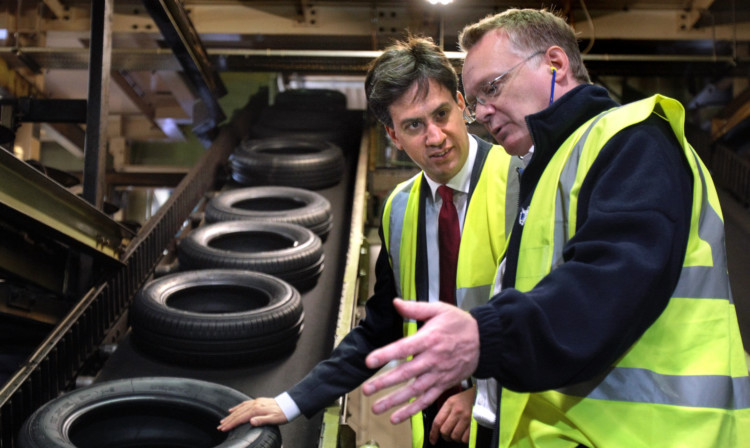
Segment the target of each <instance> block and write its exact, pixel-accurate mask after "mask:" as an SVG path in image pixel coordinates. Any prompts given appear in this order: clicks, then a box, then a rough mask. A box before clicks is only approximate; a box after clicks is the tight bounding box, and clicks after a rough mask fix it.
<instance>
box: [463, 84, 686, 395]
mask: <svg viewBox="0 0 750 448" xmlns="http://www.w3.org/2000/svg"><path fill="white" fill-rule="evenodd" d="M616 105H617V104H616V103H615V102H614V101H613V100H612V99H611V98H610V97H609V95H608V94H607V92H606V91H605V90H604V89H602V88H600V87H596V86H591V85H583V86H579V87H577V88H575V89H574V90H572V91H571V92H568V93H567V94H566V95H564V96H563V97H561V98H559V99H558V100H557V101H555V103H553V104H552V105H551V106H550V107H549V108H547V109H545V110H543V111H541V112H539V113H537V114H534V115H530V116H528V117H526V120H527V124H528V126H529V129H530V130H531V136H532V139H533V142H534V155H533V157H532V159H531V162H530V163H529V165H528V167H527V168H526V170H525V171H524V172H523V175H522V177H521V187H520V188H521V193H520V207H519V209H523V208H527V207H528V206H529V203H530V201H531V196H532V194H533V192H534V188H535V187H536V185H537V182H538V181H539V178H540V176H541V174H542V172H543V171H544V168H545V167H546V166H547V164H548V163H549V160H550V159H551V157H552V155H553V154H554V152H555V151H556V150H557V148H558V147H559V146H560V145H561V144H562V143H563V141H564V140H565V139H566V138H567V137H568V136H569V135H570V134H571V133H572V132H573V131H574V130H576V129H577V128H578V127H579V126H581V125H582V124H583V123H585V122H586V121H587V120H588V119H590V118H591V117H593V116H595V115H597V114H599V113H600V112H602V111H605V110H607V109H609V108H612V107H614V106H616ZM691 204H692V175H691V173H690V171H689V168H688V165H687V162H686V161H685V160H684V155H683V153H682V150H681V148H680V146H679V144H678V142H677V140H676V139H675V137H674V135H673V133H672V132H671V130H670V129H669V124H668V123H667V122H666V121H665V120H663V119H661V118H659V117H656V116H654V115H652V116H651V117H650V118H649V119H647V120H646V121H644V122H642V123H639V124H637V125H634V126H630V127H628V128H626V129H624V130H623V131H621V132H619V133H618V134H616V135H615V136H614V137H613V138H612V139H611V140H610V141H609V142H607V144H606V145H605V146H604V148H603V149H602V151H601V153H600V155H599V157H598V158H597V160H596V161H595V162H594V164H593V165H592V166H591V168H590V171H589V172H588V174H587V176H586V178H585V180H584V182H583V185H582V188H581V191H580V194H579V198H578V210H577V213H578V215H577V217H576V219H577V221H576V223H577V226H578V227H577V228H576V229H575V235H574V236H573V238H571V239H570V241H569V242H568V243H567V244H566V245H565V247H564V249H563V257H564V263H563V264H562V265H561V266H559V267H558V268H557V269H555V270H554V271H553V272H551V273H550V274H549V275H547V276H546V277H545V278H544V279H542V281H541V282H540V283H539V284H538V285H537V286H536V287H535V288H534V289H532V290H531V291H529V292H527V293H521V292H520V291H518V290H516V289H514V288H513V286H514V281H515V274H516V261H517V257H518V249H519V244H520V239H521V233H522V232H523V226H521V225H520V223H519V222H518V219H517V220H516V223H515V226H514V228H513V231H512V233H511V239H510V243H509V247H508V250H507V253H506V256H507V270H506V273H505V277H504V278H503V290H502V291H501V292H500V293H499V294H498V295H496V296H494V297H493V298H492V299H491V300H490V302H489V303H488V304H487V305H482V306H479V307H476V308H474V309H473V310H472V311H471V314H472V315H473V316H474V318H475V319H476V320H477V322H478V324H479V332H480V347H481V354H480V357H479V366H478V368H477V370H476V372H475V375H476V376H477V377H479V378H488V377H493V378H495V379H497V380H498V382H499V384H500V385H501V386H502V387H505V388H508V389H511V390H515V391H520V392H535V391H542V390H549V389H554V388H558V387H562V386H566V385H570V384H574V383H577V382H580V381H584V380H588V379H591V378H592V377H594V376H595V375H597V374H599V373H601V372H603V371H604V370H606V369H607V368H608V367H609V366H611V365H612V364H613V362H614V361H615V360H616V359H617V358H619V357H620V356H621V355H622V354H623V353H625V351H626V350H627V349H628V348H629V347H630V346H631V345H632V344H633V343H634V342H635V341H636V340H637V339H638V338H639V337H640V336H641V335H642V334H643V333H644V331H645V330H646V329H647V328H648V327H649V326H650V325H651V324H652V323H653V322H654V321H655V320H656V318H657V317H658V316H659V315H660V313H661V312H662V311H663V310H664V308H665V307H666V305H667V302H668V301H669V298H670V296H671V293H672V291H673V289H674V287H675V285H676V284H677V279H678V276H679V274H680V268H681V266H682V262H683V258H684V254H685V250H686V246H687V238H688V230H689V225H690V213H691V207H692V205H691Z"/></svg>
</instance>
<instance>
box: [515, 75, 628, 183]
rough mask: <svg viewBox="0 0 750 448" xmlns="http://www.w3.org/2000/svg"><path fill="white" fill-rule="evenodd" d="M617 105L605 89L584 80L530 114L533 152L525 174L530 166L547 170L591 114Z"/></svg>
mask: <svg viewBox="0 0 750 448" xmlns="http://www.w3.org/2000/svg"><path fill="white" fill-rule="evenodd" d="M617 105H618V104H617V102H615V101H614V100H613V99H612V98H610V96H609V93H608V92H607V90H606V89H604V88H602V87H599V86H594V85H590V84H583V85H580V86H578V87H576V88H574V89H573V90H571V91H570V92H568V93H566V94H565V95H563V96H562V97H560V98H558V99H557V101H555V102H554V103H552V105H551V106H549V107H548V108H546V109H544V110H542V111H540V112H537V113H536V114H532V115H528V116H527V117H526V124H527V125H528V127H529V132H530V133H531V139H532V141H533V142H534V156H533V157H532V159H531V162H530V163H529V166H528V169H527V171H526V172H525V173H524V175H526V174H531V173H529V172H528V170H531V171H532V172H535V171H539V170H544V167H545V166H546V165H547V163H548V162H549V160H550V159H551V158H552V155H554V153H555V151H557V148H559V147H560V145H562V143H563V142H564V141H565V139H567V138H568V136H569V135H570V134H572V133H573V132H574V131H575V130H576V129H578V128H579V127H580V126H581V125H583V124H584V123H585V122H586V121H588V120H589V119H590V118H592V117H594V116H596V115H598V114H599V113H601V112H604V111H605V110H608V109H611V108H613V107H616V106H617ZM539 174H541V172H540V173H539Z"/></svg>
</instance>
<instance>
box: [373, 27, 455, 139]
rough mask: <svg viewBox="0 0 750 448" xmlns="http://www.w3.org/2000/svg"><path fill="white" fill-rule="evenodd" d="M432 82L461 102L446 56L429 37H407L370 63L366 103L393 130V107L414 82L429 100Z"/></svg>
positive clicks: (422, 95)
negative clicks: (390, 108) (391, 109)
mask: <svg viewBox="0 0 750 448" xmlns="http://www.w3.org/2000/svg"><path fill="white" fill-rule="evenodd" d="M431 79H432V80H434V81H436V82H437V83H438V84H441V85H443V86H444V87H445V88H446V89H448V91H449V92H452V93H453V99H454V100H458V97H457V92H458V75H457V74H456V70H455V69H454V68H453V65H451V63H450V61H449V60H448V58H447V57H446V56H445V53H443V51H442V50H441V49H440V48H439V47H438V46H437V45H435V42H433V40H432V39H430V38H429V37H419V36H408V38H407V39H406V40H405V41H400V42H397V43H395V44H393V45H391V46H390V47H388V48H386V49H385V50H384V51H383V54H381V55H380V56H379V57H378V58H377V59H375V60H374V61H372V63H371V64H370V67H369V70H368V71H367V78H366V79H365V94H366V95H367V104H368V105H369V107H370V110H371V111H372V113H373V114H375V117H376V118H377V119H378V120H379V121H380V122H381V123H383V124H384V125H386V126H388V127H391V128H392V127H393V119H392V118H391V114H390V113H389V111H388V108H389V107H390V105H391V104H393V103H394V102H395V101H396V100H398V99H399V98H400V97H401V96H402V95H403V94H404V93H406V91H407V90H409V89H410V88H411V86H412V85H413V84H414V83H417V86H418V87H417V95H418V96H419V97H420V98H424V97H426V96H427V94H428V93H429V80H431Z"/></svg>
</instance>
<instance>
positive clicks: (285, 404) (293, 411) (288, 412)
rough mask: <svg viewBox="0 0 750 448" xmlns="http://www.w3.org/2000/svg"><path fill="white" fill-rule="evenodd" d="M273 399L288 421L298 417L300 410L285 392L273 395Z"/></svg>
mask: <svg viewBox="0 0 750 448" xmlns="http://www.w3.org/2000/svg"><path fill="white" fill-rule="evenodd" d="M274 400H276V404H278V405H279V407H280V408H281V412H283V413H284V416H285V417H286V419H287V421H289V422H291V421H292V420H294V419H295V418H297V417H299V416H300V414H301V413H302V412H300V410H299V407H297V403H295V402H294V400H292V397H291V396H289V394H288V393H286V392H284V393H282V394H279V395H277V396H276V397H274Z"/></svg>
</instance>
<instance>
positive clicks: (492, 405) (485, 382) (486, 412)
mask: <svg viewBox="0 0 750 448" xmlns="http://www.w3.org/2000/svg"><path fill="white" fill-rule="evenodd" d="M533 154H534V147H533V146H532V147H531V149H529V152H528V153H527V154H526V155H525V156H523V157H521V160H522V161H523V166H524V168H526V167H527V166H529V162H530V161H531V157H532V155H533ZM504 275H505V258H503V261H501V262H500V266H498V268H497V276H496V277H495V285H494V287H493V289H492V295H493V296H494V295H497V294H499V293H500V291H501V290H502V289H503V276H504ZM476 382H477V396H476V399H475V400H474V408H473V409H472V414H473V415H474V419H475V420H476V421H477V423H478V424H480V425H482V426H484V427H485V428H492V427H494V426H495V422H496V421H497V398H498V397H497V381H495V379H494V378H486V379H478V378H477V380H476Z"/></svg>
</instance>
